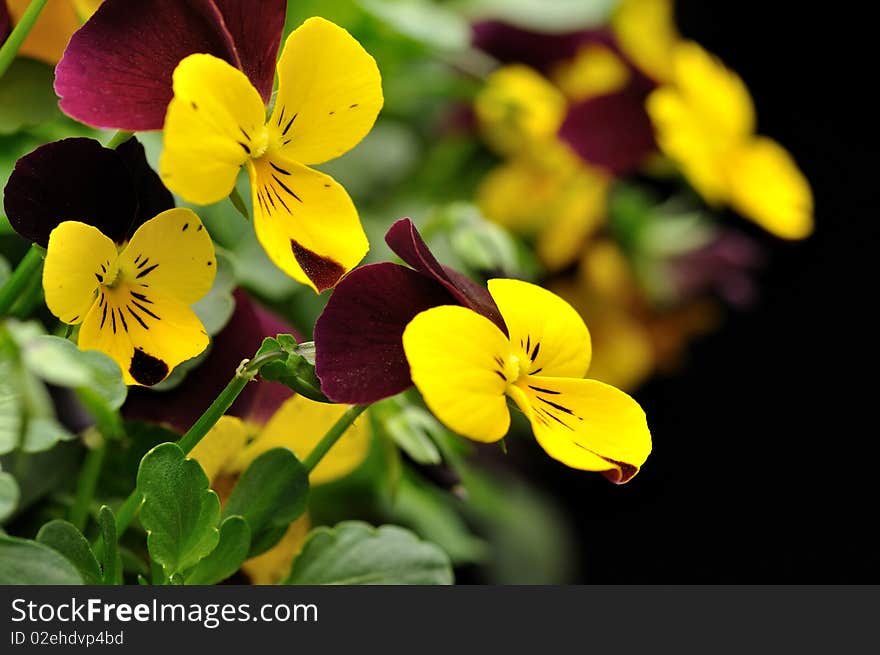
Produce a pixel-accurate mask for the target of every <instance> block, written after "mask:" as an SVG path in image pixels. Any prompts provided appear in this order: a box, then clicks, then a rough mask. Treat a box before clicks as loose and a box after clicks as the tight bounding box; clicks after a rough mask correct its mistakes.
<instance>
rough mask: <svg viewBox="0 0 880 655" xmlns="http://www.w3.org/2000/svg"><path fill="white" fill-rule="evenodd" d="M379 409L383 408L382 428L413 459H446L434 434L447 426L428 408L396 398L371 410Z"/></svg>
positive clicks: (428, 461) (429, 461)
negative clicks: (437, 444) (432, 414)
mask: <svg viewBox="0 0 880 655" xmlns="http://www.w3.org/2000/svg"><path fill="white" fill-rule="evenodd" d="M376 410H379V417H380V418H379V421H380V424H381V426H382V428H383V429H384V430H385V432H386V433H387V434H388V436H389V437H391V438H392V439H393V440H394V443H396V444H397V445H398V446H400V448H401V449H403V451H404V452H406V454H407V455H409V456H410V457H411V458H412V459H413V460H415V461H416V462H418V463H419V464H439V463H440V462H441V461H443V460H442V458H441V457H440V451H439V450H437V446H436V444H435V443H434V442H433V441H432V440H431V437H430V435H431V433H432V432H434V431H437V430H443V429H444V428H443V426H442V425H440V424H439V423H437V420H436V419H435V418H434V417H433V416H431V415H430V414H429V413H428V412H426V411H425V410H423V409H421V408H419V407H415V406H413V405H402V402H401V401H399V400H398V399H396V398H395V399H390V400H389V401H384V402H383V403H381V404H379V405H374V406H373V409H372V410H371V411H373V412H376Z"/></svg>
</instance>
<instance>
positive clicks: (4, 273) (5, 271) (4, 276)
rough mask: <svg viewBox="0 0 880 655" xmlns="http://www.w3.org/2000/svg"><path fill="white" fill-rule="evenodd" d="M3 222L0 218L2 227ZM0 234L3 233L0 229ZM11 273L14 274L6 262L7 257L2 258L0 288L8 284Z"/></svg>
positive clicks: (0, 260)
mask: <svg viewBox="0 0 880 655" xmlns="http://www.w3.org/2000/svg"><path fill="white" fill-rule="evenodd" d="M2 222H3V219H2V218H0V225H2ZM0 232H2V229H0ZM10 273H12V268H11V267H10V266H9V262H8V261H6V258H5V257H2V256H0V287H2V286H3V285H4V284H6V280H8V279H9V274H10Z"/></svg>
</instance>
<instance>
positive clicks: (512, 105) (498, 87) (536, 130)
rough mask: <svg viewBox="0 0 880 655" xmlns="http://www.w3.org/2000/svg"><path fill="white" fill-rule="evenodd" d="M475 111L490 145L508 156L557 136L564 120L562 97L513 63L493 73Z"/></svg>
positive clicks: (530, 70) (529, 70) (533, 73)
mask: <svg viewBox="0 0 880 655" xmlns="http://www.w3.org/2000/svg"><path fill="white" fill-rule="evenodd" d="M474 111H475V112H476V115H477V119H478V120H479V122H480V126H481V127H482V129H483V132H484V134H485V137H486V140H487V141H488V142H489V144H490V145H491V146H492V147H494V148H495V149H497V150H498V151H499V152H501V153H503V154H511V153H514V152H517V151H519V150H521V149H522V148H524V147H528V146H530V145H532V144H533V143H534V142H536V141H543V140H547V139H552V138H554V137H555V136H556V132H557V131H558V130H559V126H560V125H562V120H563V119H564V118H565V111H566V101H565V96H563V95H562V93H561V92H560V91H559V90H558V89H557V88H556V87H554V86H553V85H552V84H551V83H550V82H549V81H548V80H547V79H545V78H544V77H543V76H542V75H541V74H540V73H538V72H537V71H535V70H533V69H531V68H529V67H528V66H523V65H522V64H512V65H508V66H503V67H502V68H499V69H498V70H496V71H495V72H493V73H492V74H491V75H490V76H489V78H488V80H487V81H486V86H485V87H484V88H483V90H482V91H480V93H479V94H478V95H477V98H476V100H475V103H474Z"/></svg>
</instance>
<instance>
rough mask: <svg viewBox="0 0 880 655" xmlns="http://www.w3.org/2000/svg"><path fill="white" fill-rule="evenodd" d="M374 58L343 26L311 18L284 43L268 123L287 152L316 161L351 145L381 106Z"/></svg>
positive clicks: (275, 140) (302, 159)
mask: <svg viewBox="0 0 880 655" xmlns="http://www.w3.org/2000/svg"><path fill="white" fill-rule="evenodd" d="M382 103H383V98H382V78H381V76H380V75H379V69H378V67H377V66H376V61H375V60H374V59H373V58H372V57H371V56H370V55H369V54H368V53H367V52H366V50H364V49H363V47H362V46H361V44H360V43H358V42H357V40H356V39H355V38H354V37H352V36H351V34H349V33H348V32H347V31H345V30H344V29H342V28H341V27H339V26H338V25H335V24H334V23H331V22H330V21H327V20H324V19H323V18H309V19H308V20H307V21H305V22H304V23H303V24H302V25H300V26H299V27H298V28H297V29H296V30H294V31H293V32H292V33H291V34H290V36H288V37H287V41H286V42H285V44H284V50H283V51H282V52H281V58H280V59H279V60H278V97H277V99H276V100H275V109H274V111H273V113H272V118H271V119H270V120H269V126H270V130H271V133H272V141H273V143H278V144H279V145H280V147H281V149H282V152H283V154H284V156H285V157H288V158H290V159H293V160H294V161H298V162H301V163H303V164H320V163H322V162H325V161H327V160H328V159H334V158H335V157H338V156H339V155H341V154H343V153H345V152H347V151H349V150H351V149H352V148H353V147H355V146H356V145H357V144H358V142H359V141H360V140H361V139H363V138H364V137H365V136H366V135H367V132H369V131H370V129H371V128H372V127H373V123H374V122H375V121H376V116H378V114H379V110H380V109H381V108H382Z"/></svg>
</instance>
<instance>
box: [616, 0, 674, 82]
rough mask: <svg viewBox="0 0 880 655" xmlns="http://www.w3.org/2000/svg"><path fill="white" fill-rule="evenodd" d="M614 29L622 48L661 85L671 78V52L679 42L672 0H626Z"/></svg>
mask: <svg viewBox="0 0 880 655" xmlns="http://www.w3.org/2000/svg"><path fill="white" fill-rule="evenodd" d="M611 28H612V29H613V30H614V36H615V37H616V39H617V42H618V43H619V44H620V47H621V49H623V51H624V52H625V53H626V54H627V56H628V57H629V58H630V59H632V60H633V61H634V62H635V64H636V65H637V66H638V67H639V68H640V69H642V70H643V71H644V72H645V73H647V74H648V75H650V76H651V77H653V78H654V79H655V80H657V81H658V82H664V81H666V80H668V79H669V78H670V77H671V76H672V56H673V55H672V53H673V50H674V48H675V44H676V43H677V42H678V40H679V38H680V37H679V35H678V30H677V29H676V28H675V20H674V18H673V6H672V0H623V1H622V2H621V3H620V4H618V5H617V9H616V10H615V12H614V14H613V16H612V19H611Z"/></svg>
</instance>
